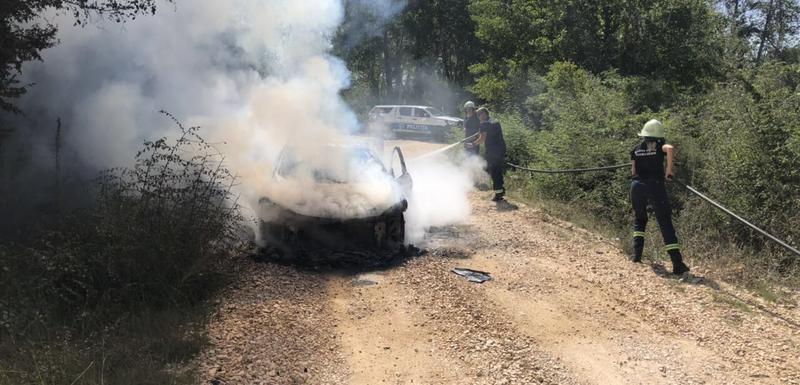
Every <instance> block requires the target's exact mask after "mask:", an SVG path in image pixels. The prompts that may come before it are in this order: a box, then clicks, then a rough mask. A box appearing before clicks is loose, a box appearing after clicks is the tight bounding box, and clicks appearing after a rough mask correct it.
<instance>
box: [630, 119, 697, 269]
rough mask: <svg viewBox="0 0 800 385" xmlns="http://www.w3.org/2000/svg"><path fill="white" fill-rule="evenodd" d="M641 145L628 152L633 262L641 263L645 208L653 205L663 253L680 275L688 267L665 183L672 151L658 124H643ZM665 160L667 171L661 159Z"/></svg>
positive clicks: (645, 216)
mask: <svg viewBox="0 0 800 385" xmlns="http://www.w3.org/2000/svg"><path fill="white" fill-rule="evenodd" d="M639 137H641V138H642V142H641V143H640V144H638V145H637V146H636V147H635V148H634V149H633V151H631V177H632V179H633V182H632V183H631V203H632V204H633V212H634V215H635V224H634V227H633V255H631V257H630V260H631V261H632V262H641V261H642V251H643V249H644V236H645V228H646V226H647V204H648V202H649V203H650V204H652V206H653V211H655V215H656V221H658V227H659V229H660V230H661V237H662V238H663V239H664V245H665V246H664V249H665V250H666V252H667V254H669V257H670V259H671V260H672V273H673V274H683V273H685V272H687V271H689V267H688V266H686V264H684V263H683V257H682V256H681V250H680V245H679V244H678V237H677V236H676V235H675V227H673V225H672V209H671V207H670V204H669V197H668V196H667V189H666V186H665V181H671V180H672V178H673V175H674V174H673V161H674V158H675V148H674V147H673V146H672V145H670V144H667V143H666V142H665V140H664V125H663V124H661V122H659V121H658V120H655V119H653V120H650V121H649V122H647V123H645V125H644V128H642V131H641V132H640V133H639ZM665 158H666V163H667V166H666V170H665V169H664V159H665Z"/></svg>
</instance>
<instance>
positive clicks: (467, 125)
mask: <svg viewBox="0 0 800 385" xmlns="http://www.w3.org/2000/svg"><path fill="white" fill-rule="evenodd" d="M464 113H465V114H466V117H465V119H464V139H469V138H470V137H472V136H474V135H475V134H477V133H478V131H479V130H480V124H481V122H480V121H479V120H478V115H476V114H475V103H473V102H471V101H470V102H466V103H464ZM474 139H475V138H472V139H471V140H474ZM466 147H467V149H466V150H467V152H468V153H470V154H473V155H480V153H481V146H472V147H469V146H466Z"/></svg>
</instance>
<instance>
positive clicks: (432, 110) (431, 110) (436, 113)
mask: <svg viewBox="0 0 800 385" xmlns="http://www.w3.org/2000/svg"><path fill="white" fill-rule="evenodd" d="M425 111H428V113H430V114H431V115H433V116H444V112H442V111H439V110H438V109H436V108H433V107H425Z"/></svg>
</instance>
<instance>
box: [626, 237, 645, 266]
mask: <svg viewBox="0 0 800 385" xmlns="http://www.w3.org/2000/svg"><path fill="white" fill-rule="evenodd" d="M642 251H644V237H633V254H632V255H631V256H630V257H629V258H628V259H630V260H631V262H635V263H640V262H642Z"/></svg>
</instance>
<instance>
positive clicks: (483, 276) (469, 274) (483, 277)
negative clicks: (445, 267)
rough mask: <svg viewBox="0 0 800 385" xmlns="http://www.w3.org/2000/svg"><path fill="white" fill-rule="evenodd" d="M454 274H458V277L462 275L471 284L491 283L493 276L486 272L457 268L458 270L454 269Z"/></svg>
mask: <svg viewBox="0 0 800 385" xmlns="http://www.w3.org/2000/svg"><path fill="white" fill-rule="evenodd" d="M452 272H453V273H456V274H458V275H460V276H462V277H465V278H467V280H468V281H470V282H475V283H484V282H486V281H491V280H492V276H491V275H489V273H487V272H485V271H478V270H472V269H466V268H463V267H456V268H453V270H452Z"/></svg>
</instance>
